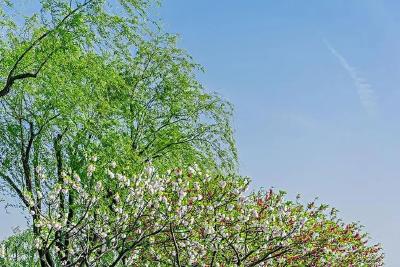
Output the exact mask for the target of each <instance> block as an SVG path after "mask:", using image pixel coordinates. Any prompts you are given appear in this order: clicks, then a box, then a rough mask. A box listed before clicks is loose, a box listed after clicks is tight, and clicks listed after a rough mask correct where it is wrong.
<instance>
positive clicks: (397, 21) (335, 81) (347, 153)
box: [0, 0, 400, 267]
mask: <svg viewBox="0 0 400 267" xmlns="http://www.w3.org/2000/svg"><path fill="white" fill-rule="evenodd" d="M305 3H307V4H305ZM399 10H400V1H395V0H392V1H383V0H382V1H376V0H357V1H356V0H351V1H350V0H336V1H320V0H314V1H312V0H310V1H286V0H282V1H265V0H258V1H257V0H254V1H228V0H218V1H211V0H203V1H187V0H186V1H185V0H166V1H164V3H163V7H162V8H161V10H159V11H158V12H157V13H158V15H159V16H160V17H162V18H163V21H164V27H165V29H166V30H167V31H169V32H175V33H179V34H180V35H181V42H180V46H181V47H183V48H185V49H187V50H188V51H189V53H191V54H192V55H193V56H194V58H195V60H196V61H197V62H199V63H201V64H202V65H203V66H204V67H205V68H206V73H205V74H202V75H200V79H201V80H202V81H203V83H204V84H205V86H206V87H207V88H208V89H209V90H212V91H217V92H218V93H220V94H222V95H223V96H224V97H225V98H226V99H228V100H229V101H231V102H232V103H233V104H234V106H235V130H236V137H237V141H238V148H239V156H240V164H241V165H240V166H241V168H240V169H241V173H242V174H244V175H249V176H251V177H253V180H254V185H253V187H254V188H256V187H260V186H263V187H267V188H269V187H270V186H274V187H276V188H279V189H284V190H286V191H288V192H289V193H290V194H289V195H290V196H292V197H293V196H295V195H296V194H297V193H301V194H302V195H303V197H304V199H305V200H311V199H313V198H314V197H315V196H318V197H319V199H320V201H321V202H324V203H328V204H330V205H332V206H335V207H337V208H338V209H339V210H340V211H341V216H342V217H343V218H344V219H345V220H346V221H348V222H350V221H360V222H361V224H363V225H365V226H366V228H365V229H366V231H368V232H369V233H370V234H371V235H372V237H373V241H374V242H381V243H383V246H384V250H385V253H386V263H387V266H393V267H395V266H400V259H399V257H398V255H397V253H398V251H399V250H400V247H399V245H398V242H399V240H400V228H399V225H400V207H399V204H400V194H399V193H398V190H399V188H400V87H399V84H400V75H399V74H400V13H399V12H398V11H399ZM0 215H1V216H2V218H6V219H5V220H2V219H0V228H1V229H5V230H4V231H1V232H2V233H0V238H1V237H2V236H4V235H5V234H8V233H9V230H8V229H10V225H17V224H18V223H19V222H21V220H18V219H17V216H16V215H15V212H14V213H13V215H8V216H7V217H5V214H4V213H2V214H0ZM19 224H20V225H23V224H22V223H19Z"/></svg>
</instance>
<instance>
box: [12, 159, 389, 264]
mask: <svg viewBox="0 0 400 267" xmlns="http://www.w3.org/2000/svg"><path fill="white" fill-rule="evenodd" d="M94 164H95V163H94V162H92V163H90V165H89V166H88V168H87V173H86V174H85V177H80V176H79V175H78V174H76V173H69V172H67V173H64V174H63V179H64V182H63V184H59V183H56V184H54V185H53V186H52V187H51V188H48V189H47V190H45V192H46V193H44V194H43V195H42V196H41V197H42V198H43V200H44V203H46V207H47V208H46V210H42V211H40V210H37V209H34V208H33V209H32V213H35V214H36V215H37V217H36V219H35V220H34V221H33V227H35V228H39V229H41V231H40V232H39V234H34V235H33V237H34V246H35V248H36V249H37V250H41V251H43V253H44V254H45V255H47V256H46V257H45V259H43V261H44V262H46V264H47V265H49V266H127V265H128V266H130V265H132V264H133V265H135V264H137V263H140V265H146V264H148V265H160V266H166V265H174V266H200V265H201V266H233V265H234V266H285V265H296V266H322V265H329V264H330V265H331V266H381V265H382V255H381V252H380V247H379V246H369V245H368V244H367V241H368V237H367V236H366V235H365V234H362V233H361V232H360V226H359V225H357V224H349V225H344V224H343V223H341V222H340V221H339V220H338V219H336V212H335V211H334V210H332V211H330V212H326V211H327V208H328V207H327V206H325V205H321V206H316V205H315V204H314V203H309V204H308V205H307V206H306V207H304V206H303V205H301V204H299V203H297V202H291V201H287V200H285V199H284V193H283V192H277V193H275V192H273V191H272V190H269V191H268V192H264V191H259V192H257V193H252V194H250V195H245V194H244V192H245V190H246V188H247V186H248V184H249V179H248V178H242V177H237V176H225V177H224V179H221V178H222V177H218V176H212V175H210V174H208V173H207V172H202V171H201V170H199V169H198V168H197V167H196V166H195V167H189V168H188V169H187V170H181V169H175V170H173V171H168V172H167V173H165V174H158V173H157V172H155V171H154V167H153V166H151V165H149V166H148V167H147V168H146V169H145V171H144V172H142V173H140V174H139V175H128V174H127V173H123V171H122V170H123V168H121V167H119V166H116V164H115V163H111V164H110V166H108V167H107V166H103V167H102V168H97V167H96V166H95V165H94ZM102 176H106V177H107V179H102V178H101V177H102ZM82 178H85V179H89V180H90V183H88V184H86V185H84V184H82V183H81V180H82ZM41 179H42V181H43V183H45V181H46V177H45V176H42V177H41ZM104 181H106V182H104ZM61 192H63V193H64V194H70V193H72V192H76V193H77V194H79V195H80V196H81V197H80V198H79V200H78V201H77V202H76V203H75V207H74V215H73V217H71V216H70V215H69V214H60V213H59V212H60V209H59V207H60V198H59V196H60V194H61ZM27 198H28V199H30V197H29V195H27ZM36 212H37V213H36ZM30 254H33V253H30ZM12 255H13V254H12V252H11V254H10V257H12ZM36 260H38V259H37V258H36ZM47 265H45V266H47Z"/></svg>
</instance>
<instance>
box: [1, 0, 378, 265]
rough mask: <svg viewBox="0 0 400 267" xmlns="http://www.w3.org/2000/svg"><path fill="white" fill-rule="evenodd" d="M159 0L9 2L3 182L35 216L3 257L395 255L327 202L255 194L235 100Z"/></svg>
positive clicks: (58, 261) (187, 261)
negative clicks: (187, 44)
mask: <svg viewBox="0 0 400 267" xmlns="http://www.w3.org/2000/svg"><path fill="white" fill-rule="evenodd" d="M149 5H150V3H149V1H145V0H142V1H141V0H139V1H138V0H120V1H105V0H97V1H95V0H85V1H66V0H57V1H53V0H52V1H50V0H42V1H40V6H39V8H40V9H41V10H40V12H38V13H35V14H33V15H31V16H27V17H26V19H25V23H24V24H23V26H20V23H16V22H15V20H16V19H15V18H13V15H14V14H13V12H14V11H13V7H12V4H11V3H10V2H9V1H2V2H0V7H1V8H0V19H1V23H0V27H1V31H0V34H1V37H2V38H0V52H1V58H0V62H1V64H0V77H1V78H0V83H1V86H0V110H1V111H0V115H1V116H0V179H1V180H0V181H1V182H0V183H1V184H0V188H1V189H2V192H4V193H7V194H10V195H11V196H12V197H14V198H13V200H15V202H14V203H12V204H13V205H15V206H18V207H21V208H22V209H23V210H24V211H25V212H26V213H27V214H28V216H30V218H29V220H28V222H29V225H30V229H28V230H27V231H26V232H24V233H22V234H20V235H16V236H14V237H12V238H11V239H9V240H7V241H5V242H4V243H3V244H2V249H1V251H0V252H1V258H2V259H1V260H2V261H3V263H4V264H13V263H15V262H16V264H20V265H26V264H30V265H40V266H42V267H44V266H46V267H47V266H51V267H53V266H126V265H134V264H139V265H146V264H148V265H157V264H158V265H160V266H165V265H174V266H188V265H192V266H200V265H201V266H206V265H208V266H231V265H236V266H256V265H261V266H262V265H276V266H284V265H293V264H294V265H300V266H301V265H307V266H313V265H314V266H317V265H321V264H322V265H326V264H328V263H329V264H332V265H334V266H343V265H350V264H353V265H359V266H363V265H365V266H379V265H380V264H381V262H382V256H381V254H380V248H379V247H378V246H369V245H368V244H367V243H365V242H366V241H367V236H366V235H365V234H362V233H361V232H360V227H359V226H358V225H357V224H351V225H348V226H345V225H343V224H342V223H341V222H340V221H339V220H338V219H336V215H335V212H334V211H333V212H332V213H329V212H327V211H326V208H327V207H326V206H315V205H313V204H312V203H310V205H309V206H307V207H303V206H302V205H301V204H299V203H297V202H290V201H286V200H284V194H283V193H282V192H277V193H274V192H262V191H260V192H257V193H252V194H247V195H245V194H243V192H244V191H245V189H246V187H247V185H248V183H249V180H248V179H245V178H242V177H239V176H236V175H232V174H230V173H234V172H235V168H236V150H235V144H234V140H233V134H232V127H231V107H230V105H229V103H227V102H225V101H223V100H222V99H221V98H220V97H218V96H216V95H214V94H210V93H207V92H206V91H205V90H204V89H203V88H202V86H201V85H200V84H199V82H198V81H197V80H196V78H195V76H194V72H195V71H196V70H198V69H199V67H198V66H197V65H196V64H195V63H193V61H192V60H191V58H190V56H189V55H187V54H186V53H185V52H184V51H182V50H180V49H178V48H176V46H175V39H176V38H175V37H174V36H171V35H168V34H163V33H161V32H160V31H159V30H158V29H155V28H157V25H156V24H152V23H151V22H149V20H148V17H147V16H146V9H147V8H148V7H149ZM93 155H97V156H93ZM193 162H197V163H198V165H194V166H192V167H185V168H183V169H176V168H175V169H173V170H172V171H167V170H168V168H170V167H171V166H190V165H192V163H193ZM156 169H157V171H156ZM205 170H208V171H205ZM31 241H32V242H31ZM20 244H23V245H24V246H21V245H20ZM16 255H17V257H15V256H16ZM27 262H29V263H27Z"/></svg>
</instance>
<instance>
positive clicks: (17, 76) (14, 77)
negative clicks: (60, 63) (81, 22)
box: [0, 0, 93, 97]
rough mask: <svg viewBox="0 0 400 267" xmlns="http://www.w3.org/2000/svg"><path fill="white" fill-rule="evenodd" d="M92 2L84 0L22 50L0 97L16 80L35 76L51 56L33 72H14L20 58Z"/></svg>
mask: <svg viewBox="0 0 400 267" xmlns="http://www.w3.org/2000/svg"><path fill="white" fill-rule="evenodd" d="M91 2H93V0H87V1H85V2H84V3H83V4H82V5H79V6H77V7H76V8H75V9H73V10H72V11H71V12H69V13H68V14H67V15H66V16H65V17H64V18H63V19H62V20H61V21H60V22H59V23H58V24H57V25H56V26H55V27H54V28H53V29H50V30H48V31H46V32H45V33H43V34H42V35H41V36H39V37H38V38H37V39H36V40H35V41H33V42H32V43H31V44H30V45H29V46H28V47H27V48H26V49H25V50H24V52H23V53H22V54H21V55H20V56H19V57H18V58H17V60H16V61H15V63H14V65H13V66H12V68H11V70H10V72H9V73H8V76H7V80H6V84H5V85H4V87H3V89H2V90H0V97H3V96H5V95H7V94H8V93H9V92H10V90H11V87H12V85H13V84H14V83H15V82H16V81H18V80H23V79H26V78H36V77H37V75H38V74H39V72H40V70H41V69H42V68H43V66H44V65H45V64H46V63H47V61H48V59H49V58H50V57H51V55H52V53H50V55H49V56H48V57H47V58H46V59H45V60H44V61H43V62H42V63H41V64H40V65H39V67H38V69H37V70H36V71H35V72H26V73H22V74H14V73H15V71H16V69H17V67H18V65H19V64H20V63H21V62H22V60H23V59H24V58H25V57H26V55H27V54H28V53H29V52H30V51H31V50H32V49H33V48H35V47H36V46H37V45H38V44H39V43H40V42H41V41H42V40H43V39H45V38H46V37H47V36H49V35H51V34H52V33H53V32H55V31H57V30H58V29H59V28H60V27H61V26H62V25H63V24H64V23H65V21H67V20H68V18H70V17H71V16H73V15H74V14H75V13H77V12H78V11H80V10H81V9H82V8H84V7H85V6H87V5H88V4H89V3H91Z"/></svg>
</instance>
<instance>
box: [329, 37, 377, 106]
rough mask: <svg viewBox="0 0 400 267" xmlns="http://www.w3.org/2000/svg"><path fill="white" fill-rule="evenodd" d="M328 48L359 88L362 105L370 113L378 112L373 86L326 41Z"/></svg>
mask: <svg viewBox="0 0 400 267" xmlns="http://www.w3.org/2000/svg"><path fill="white" fill-rule="evenodd" d="M324 43H325V45H326V47H327V48H328V49H329V51H330V52H331V53H332V55H334V56H335V57H336V58H337V59H338V60H339V62H340V64H341V66H342V67H343V68H344V69H345V70H346V72H347V73H348V74H349V76H350V77H351V79H352V80H353V82H354V85H355V86H356V88H357V93H358V97H359V99H360V102H361V105H362V106H363V107H364V109H365V110H366V111H367V112H368V113H374V112H375V110H376V98H375V92H374V90H373V89H372V86H371V85H370V84H369V83H368V82H367V81H366V80H365V79H364V78H363V77H361V76H360V75H359V74H358V73H357V70H356V69H355V68H354V67H353V66H351V65H350V64H349V63H348V61H347V60H346V58H345V57H344V56H343V55H342V54H340V53H339V52H338V51H337V50H336V49H335V48H334V47H333V46H332V45H331V44H330V43H329V42H328V41H326V40H324Z"/></svg>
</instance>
